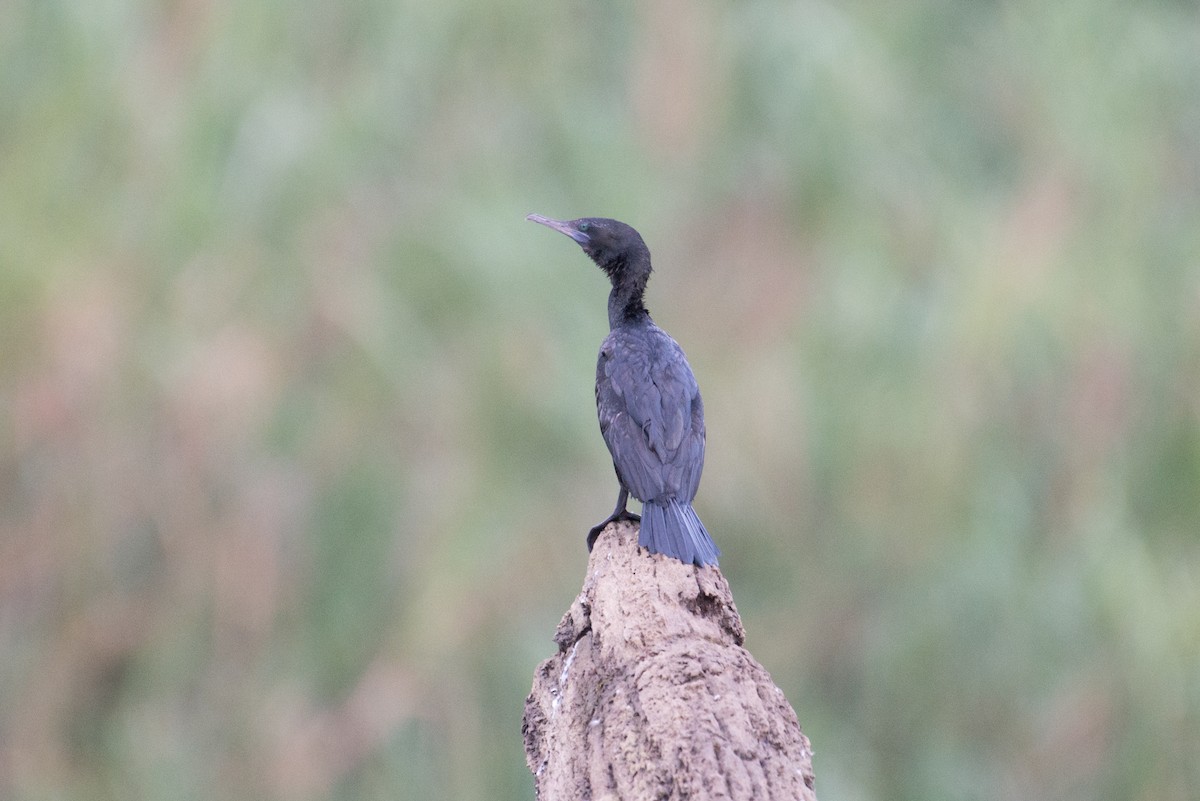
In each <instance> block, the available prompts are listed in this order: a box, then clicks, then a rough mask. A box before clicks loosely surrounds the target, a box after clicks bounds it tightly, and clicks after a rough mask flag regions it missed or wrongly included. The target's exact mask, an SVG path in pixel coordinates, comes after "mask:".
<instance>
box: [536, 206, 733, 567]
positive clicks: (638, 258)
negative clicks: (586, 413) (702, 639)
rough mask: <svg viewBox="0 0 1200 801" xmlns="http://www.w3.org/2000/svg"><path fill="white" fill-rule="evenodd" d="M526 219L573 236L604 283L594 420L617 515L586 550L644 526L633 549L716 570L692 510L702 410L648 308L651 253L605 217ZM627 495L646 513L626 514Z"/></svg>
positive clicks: (594, 533)
mask: <svg viewBox="0 0 1200 801" xmlns="http://www.w3.org/2000/svg"><path fill="white" fill-rule="evenodd" d="M525 219H527V220H530V221H532V222H535V223H540V224H541V225H545V226H547V227H549V228H552V229H554V230H555V231H558V232H559V233H562V234H565V235H567V236H569V237H570V238H571V239H573V240H575V242H576V243H577V244H578V245H579V246H580V247H581V248H582V249H583V252H584V253H585V254H587V255H588V257H589V258H591V260H592V261H593V262H595V263H596V266H598V267H599V268H600V269H601V270H603V271H604V273H605V274H606V275H607V276H608V278H609V280H610V281H611V283H612V291H611V292H610V293H609V295H608V327H609V333H608V336H607V337H605V339H604V342H603V343H602V344H601V345H600V355H599V358H598V359H597V362H596V414H597V416H598V417H599V419H600V433H601V435H602V436H603V437H604V442H605V444H606V445H608V450H609V453H611V454H612V460H613V468H614V469H615V470H616V474H617V483H618V484H619V491H618V493H617V505H616V507H615V508H614V509H613V513H612V514H611V515H609V516H608V517H607V518H606V519H605V520H604V521H602V522H601V523H599V524H598V525H596V526H595V527H593V528H592V529H591V531H589V532H588V536H587V546H588V551H589V552H590V551H591V550H592V546H593V545H595V542H596V538H597V537H598V536H599V535H600V532H601V531H603V530H604V528H605V527H606V526H607V525H608V524H609V523H611V522H613V521H617V520H630V521H639V520H640V521H641V526H640V531H639V533H638V545H640V546H641V547H643V548H646V549H647V550H649V551H650V552H651V553H658V554H664V555H666V556H669V557H673V558H675V559H678V560H679V561H680V562H683V563H684V564H694V565H697V566H699V567H704V566H706V565H716V564H717V557H718V556H720V553H721V552H720V550H718V548H717V546H716V544H715V543H714V542H713V540H712V537H710V536H709V534H708V531H707V530H706V529H705V528H704V524H703V523H701V522H700V518H699V517H698V516H697V515H696V512H695V510H694V509H693V508H692V501H693V499H694V498H695V497H696V490H697V489H698V488H699V486H700V474H701V472H702V471H703V469H704V436H705V432H704V402H703V401H702V400H701V398H700V387H699V385H698V384H697V383H696V377H695V375H693V373H692V368H691V366H690V365H689V364H688V361H687V357H686V356H685V355H684V353H683V348H681V347H680V346H679V343H678V342H676V341H675V340H674V339H672V338H671V336H670V334H668V333H667V332H666V331H664V330H662V329H661V328H659V327H658V326H657V325H655V324H654V320H652V319H651V318H650V312H649V311H647V309H646V305H645V293H646V283H647V281H648V280H649V278H650V271H651V267H650V249H649V248H648V247H647V246H646V242H645V241H644V240H643V239H642V236H641V234H639V233H638V232H637V231H636V230H634V229H633V228H632V227H631V226H629V225H627V224H625V223H623V222H619V221H617V220H612V219H608V218H605V217H582V218H580V219H577V220H555V219H551V218H549V217H543V216H542V215H540V214H530V215H529V216H527V217H526V218H525ZM630 495H632V496H633V497H634V498H636V499H637V500H639V501H641V503H642V514H641V516H640V517H639V516H638V515H636V514H634V513H632V512H630V511H629V510H628V509H627V508H626V506H627V504H628V502H629V496H630Z"/></svg>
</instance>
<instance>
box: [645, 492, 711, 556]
mask: <svg viewBox="0 0 1200 801" xmlns="http://www.w3.org/2000/svg"><path fill="white" fill-rule="evenodd" d="M638 545H640V546H642V547H643V548H646V549H648V550H649V551H650V552H651V553H661V554H665V555H667V556H672V557H674V558H676V559H678V560H679V561H680V562H683V563H684V564H685V565H688V564H696V565H700V566H701V567H703V566H704V565H715V564H716V563H717V557H718V556H720V555H721V552H720V551H719V550H718V549H717V546H716V544H715V543H714V542H713V541H712V537H710V536H708V531H706V530H705V528H704V524H703V523H701V522H700V518H699V517H697V516H696V512H695V511H694V510H693V509H692V507H691V505H690V504H686V503H680V502H679V501H677V500H675V499H673V498H672V499H671V500H669V501H667V502H666V503H659V502H657V501H647V502H646V503H644V504H642V528H641V532H640V533H639V534H638Z"/></svg>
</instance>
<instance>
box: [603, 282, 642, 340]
mask: <svg viewBox="0 0 1200 801" xmlns="http://www.w3.org/2000/svg"><path fill="white" fill-rule="evenodd" d="M645 292H646V283H645V282H644V281H643V282H642V284H641V285H640V286H629V285H624V284H622V285H618V286H614V287H613V288H612V292H609V293H608V327H609V328H610V329H613V328H617V327H618V326H621V325H628V324H629V323H635V322H639V321H640V320H642V319H647V320H648V319H650V313H649V312H648V311H646V305H645V303H644V301H643V295H644V294H645Z"/></svg>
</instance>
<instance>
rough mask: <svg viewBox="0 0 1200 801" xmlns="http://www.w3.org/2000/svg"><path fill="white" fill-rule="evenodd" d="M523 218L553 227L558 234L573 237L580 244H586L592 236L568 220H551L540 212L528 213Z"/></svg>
mask: <svg viewBox="0 0 1200 801" xmlns="http://www.w3.org/2000/svg"><path fill="white" fill-rule="evenodd" d="M525 219H526V220H529V221H530V222H535V223H539V224H541V225H544V226H546V227H547V228H553V229H554V230H555V231H558V232H559V233H560V234H566V235H567V236H569V237H571V238H572V239H574V240H575V241H576V242H578V243H579V244H581V245H586V244H587V243H588V242H590V241H591V240H592V238H591V237H590V236H588V235H587V234H585V233H584V232H583V231H580V230H579V229H578V228H576V227H575V226H574V225H572V224H571V223H570V222H567V221H565V220H552V219H550V218H549V217H543V216H542V215H540V214H529V215H526V217H525Z"/></svg>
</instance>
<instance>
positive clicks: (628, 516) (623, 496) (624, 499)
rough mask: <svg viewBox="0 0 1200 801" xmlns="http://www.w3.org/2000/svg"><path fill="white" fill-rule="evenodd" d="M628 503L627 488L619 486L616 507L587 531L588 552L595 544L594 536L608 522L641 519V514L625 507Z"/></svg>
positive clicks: (605, 526)
mask: <svg viewBox="0 0 1200 801" xmlns="http://www.w3.org/2000/svg"><path fill="white" fill-rule="evenodd" d="M627 503H629V490H627V489H625V488H624V487H621V491H620V492H619V493H618V494H617V507H616V508H615V509H613V513H612V514H611V515H609V516H608V517H607V518H606V519H605V520H604V521H603V522H601V523H599V524H597V525H596V526H593V527H592V530H591V531H589V532H588V536H587V547H588V553H591V552H592V546H593V545H595V544H596V538H597V537H599V536H600V532H601V531H604V529H605V528H607V527H608V524H609V523H612V522H615V521H617V520H630V521H632V522H635V523H636V522H637V521H639V520H641V519H642V516H641V515H635V514H634V513H633V512H631V511H629V510H628V509H626V508H625V504H627Z"/></svg>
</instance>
